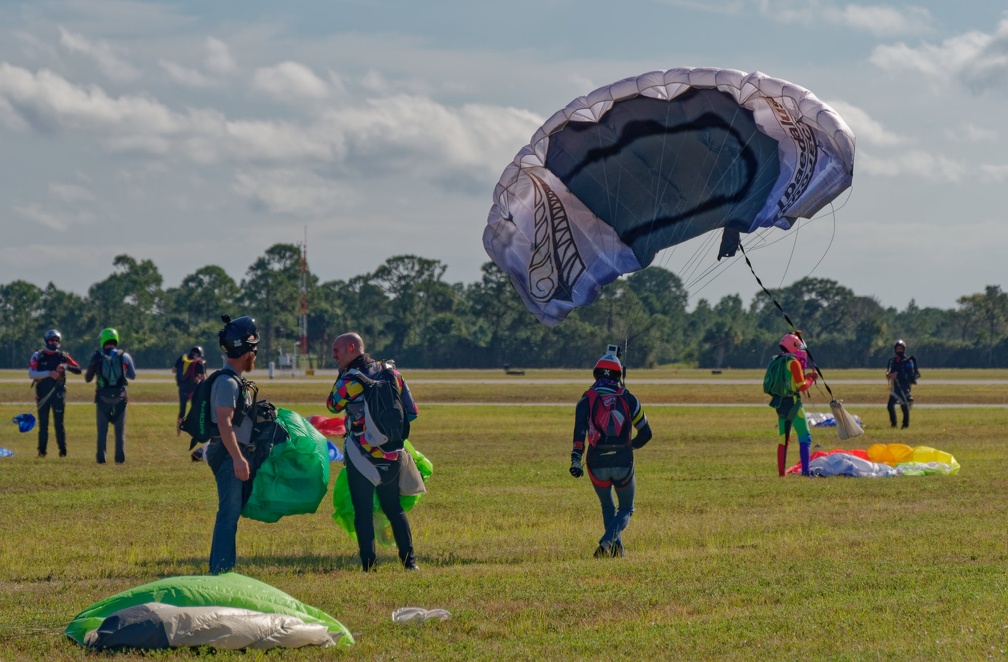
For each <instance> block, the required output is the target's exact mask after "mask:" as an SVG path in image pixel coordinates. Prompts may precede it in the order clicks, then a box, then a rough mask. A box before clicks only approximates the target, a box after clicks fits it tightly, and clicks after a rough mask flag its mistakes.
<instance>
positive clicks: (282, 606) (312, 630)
mask: <svg viewBox="0 0 1008 662" xmlns="http://www.w3.org/2000/svg"><path fill="white" fill-rule="evenodd" d="M64 634H65V635H66V636H67V637H68V638H70V639H72V640H73V641H75V642H77V643H78V644H80V645H82V646H86V647H88V648H91V649H93V650H122V649H134V650H152V649H164V648H175V647H184V646H212V647H213V648H219V649H242V648H259V649H261V648H276V647H283V648H299V647H301V646H308V645H314V646H321V647H329V646H350V645H351V644H353V643H354V639H353V636H352V635H351V634H350V631H349V630H347V629H346V628H345V627H344V626H343V624H342V623H340V622H339V621H337V620H336V619H335V618H333V617H332V616H330V615H329V614H327V613H325V612H324V611H322V610H320V609H317V608H315V607H312V606H310V605H307V604H305V603H303V602H301V601H299V600H296V599H295V598H293V597H291V596H290V595H288V594H286V593H284V592H283V591H281V590H279V589H277V588H275V587H273V586H270V585H269V584H265V583H263V582H260V581H257V580H255V579H252V578H251V577H246V576H244V575H241V574H238V573H235V572H229V573H226V574H223V575H188V576H182V577H167V578H165V579H160V580H158V581H155V582H151V583H149V584H144V585H142V586H137V587H135V588H131V589H128V590H126V591H123V592H122V593H117V594H116V595H113V596H111V597H108V598H105V599H104V600H101V601H99V602H96V603H94V604H93V605H91V606H90V607H88V608H87V609H85V610H84V611H82V612H81V613H79V614H77V616H76V617H75V618H74V619H73V620H72V621H71V622H70V624H69V625H67V627H66V631H65V632H64Z"/></svg>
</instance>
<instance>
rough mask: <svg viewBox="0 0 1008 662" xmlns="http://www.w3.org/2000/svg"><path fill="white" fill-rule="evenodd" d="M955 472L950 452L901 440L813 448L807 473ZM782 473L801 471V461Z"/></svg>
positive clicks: (880, 475)
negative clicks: (856, 446)
mask: <svg viewBox="0 0 1008 662" xmlns="http://www.w3.org/2000/svg"><path fill="white" fill-rule="evenodd" d="M958 472H959V463H958V462H956V459H955V458H954V457H952V455H951V454H950V453H946V452H944V451H939V450H935V449H934V448H930V447H928V446H917V447H916V448H911V447H910V446H906V445H904V444H875V445H873V446H871V447H869V448H868V450H862V449H851V450H840V449H834V450H831V451H816V452H815V453H812V455H811V456H810V458H809V473H811V474H812V475H813V476H823V477H829V476H850V477H853V478H884V477H889V476H927V475H954V474H956V473H958ZM785 473H787V474H795V475H800V474H801V463H798V464H795V465H794V466H792V467H791V468H789V469H788V470H787V471H786V472H785Z"/></svg>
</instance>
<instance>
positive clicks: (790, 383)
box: [763, 331, 816, 476]
mask: <svg viewBox="0 0 1008 662" xmlns="http://www.w3.org/2000/svg"><path fill="white" fill-rule="evenodd" d="M800 333H801V332H800V331H799V332H796V333H788V334H786V335H785V336H784V337H783V338H781V340H780V350H781V353H780V354H778V355H777V356H775V357H774V358H773V359H772V360H771V361H770V365H769V366H768V367H767V374H766V377H765V379H764V382H763V384H764V388H763V390H764V391H765V392H766V393H768V394H769V395H770V396H771V398H770V406H771V407H773V408H774V409H775V410H776V411H777V429H778V432H779V433H780V437H779V442H778V444H777V473H778V474H779V475H781V476H783V475H784V471H785V469H786V467H787V448H788V443H789V442H790V441H791V430H792V428H793V429H794V430H795V431H796V432H797V433H798V453H799V456H800V458H801V473H802V475H803V476H808V475H809V449H810V448H811V446H812V434H811V433H810V432H809V429H808V423H807V422H806V420H805V407H804V406H803V405H802V399H801V394H802V393H804V392H805V391H807V390H809V388H811V387H812V384H814V383H815V381H816V372H815V370H811V371H809V372H807V373H806V372H805V369H806V367H807V366H808V353H807V352H806V351H805V342H804V341H803V340H802V339H801V336H800V335H798V334H800Z"/></svg>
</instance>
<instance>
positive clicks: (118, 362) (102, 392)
mask: <svg viewBox="0 0 1008 662" xmlns="http://www.w3.org/2000/svg"><path fill="white" fill-rule="evenodd" d="M98 345H99V347H101V349H99V350H98V351H96V352H95V353H94V355H93V356H92V357H91V362H90V364H89V365H88V369H87V372H86V373H84V381H86V382H88V383H89V384H90V383H91V380H92V379H95V378H97V385H96V388H95V420H96V421H97V424H98V439H97V452H96V453H95V459H96V460H97V461H98V464H105V441H106V439H107V437H108V427H109V423H111V424H112V425H113V427H114V428H115V463H116V464H122V463H123V462H125V461H126V405H127V403H128V402H129V398H128V397H127V394H126V384H127V383H128V380H130V379H136V367H135V366H134V365H133V357H132V356H130V355H129V354H127V353H126V352H124V351H123V350H121V349H119V332H118V331H116V330H115V329H102V331H101V333H100V334H98Z"/></svg>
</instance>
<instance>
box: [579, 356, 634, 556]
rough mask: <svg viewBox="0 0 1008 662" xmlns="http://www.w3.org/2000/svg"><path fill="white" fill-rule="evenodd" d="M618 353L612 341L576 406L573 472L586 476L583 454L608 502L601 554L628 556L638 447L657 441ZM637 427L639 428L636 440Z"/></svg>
mask: <svg viewBox="0 0 1008 662" xmlns="http://www.w3.org/2000/svg"><path fill="white" fill-rule="evenodd" d="M618 353H619V349H618V347H617V346H616V345H609V348H608V350H607V351H606V353H605V355H603V356H602V358H600V359H599V360H598V362H596V364H595V369H594V371H593V373H592V374H593V376H594V377H595V383H594V384H592V386H591V388H589V389H588V390H587V391H585V393H584V395H582V396H581V399H580V400H578V403H577V406H576V407H575V409H574V449H573V450H572V451H571V466H570V474H571V475H572V476H574V477H575V478H580V477H581V476H582V475H583V474H584V469H582V467H581V462H582V457H583V458H584V468H585V469H587V470H588V478H590V479H591V482H592V486H593V487H594V488H595V494H596V495H597V496H598V499H599V503H600V504H601V506H602V525H603V527H604V528H605V532H604V533H603V534H602V538H601V539H600V540H599V544H598V547H597V548H596V549H595V558H600V557H605V556H625V552H624V550H623V535H622V534H623V529H625V528H626V527H627V525H628V524H629V523H630V516H631V515H633V512H634V496H635V493H636V491H637V483H636V480H635V477H634V450H637V449H639V448H642V447H643V446H644V444H646V443H647V442H648V441H650V440H651V426H650V425H649V424H648V420H647V417H646V416H645V415H644V409H643V408H642V407H641V403H640V401H639V400H638V399H637V398H636V397H635V396H634V395H633V394H632V393H630V391H628V390H626V389H625V388H624V387H623V374H624V373H623V366H622V364H621V363H620V361H619V357H618V356H617V355H618ZM632 429H636V430H637V435H636V436H634V437H633V439H631V437H630V435H631V434H632ZM585 442H587V449H586V448H585ZM614 492H615V496H616V498H615V499H614V498H613V493H614ZM617 500H618V502H619V507H618V508H617V505H616V502H617Z"/></svg>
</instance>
